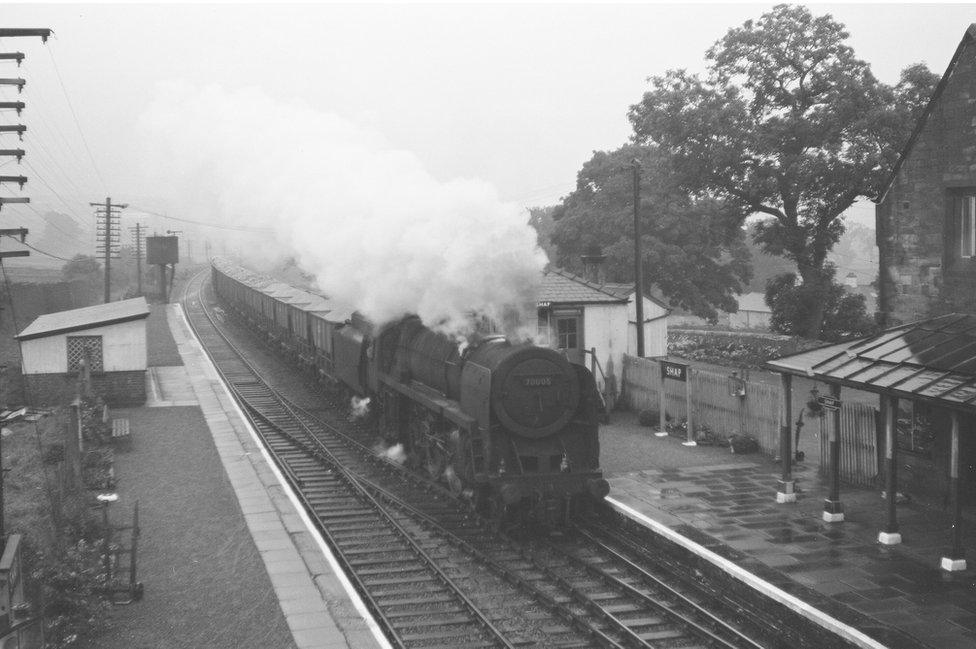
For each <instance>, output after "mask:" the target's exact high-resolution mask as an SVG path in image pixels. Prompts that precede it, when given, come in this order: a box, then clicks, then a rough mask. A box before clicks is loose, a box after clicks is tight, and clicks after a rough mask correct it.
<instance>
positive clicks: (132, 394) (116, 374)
mask: <svg viewBox="0 0 976 649" xmlns="http://www.w3.org/2000/svg"><path fill="white" fill-rule="evenodd" d="M148 317H149V306H148V305H147V304H146V300H145V298H143V297H137V298H133V299H131V300H122V301H120V302H109V303H108V304H97V305H95V306H89V307H84V308H81V309H72V310H70V311H59V312H56V313H48V314H46V315H42V316H39V317H38V318H37V319H36V320H34V321H33V322H32V323H31V324H29V325H28V326H27V327H26V328H25V329H24V330H23V331H21V332H20V333H19V334H18V335H17V336H16V338H17V340H18V341H19V342H20V352H21V357H22V359H23V366H22V372H23V375H24V381H25V384H26V387H27V391H28V400H29V401H30V402H31V405H34V406H41V405H55V404H61V403H66V402H68V401H70V400H72V399H73V398H74V397H75V396H76V393H77V389H78V387H77V386H78V377H79V372H81V371H82V370H83V368H84V367H85V366H86V365H87V371H88V374H89V376H90V380H91V387H92V392H93V393H94V394H96V395H99V396H101V397H102V398H103V399H104V400H105V401H106V403H108V404H109V405H114V406H128V405H141V404H143V403H145V401H146V367H147V356H146V319H147V318H148Z"/></svg>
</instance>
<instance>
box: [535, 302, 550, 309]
mask: <svg viewBox="0 0 976 649" xmlns="http://www.w3.org/2000/svg"><path fill="white" fill-rule="evenodd" d="M536 308H538V309H548V308H549V303H548V302H539V303H538V304H536Z"/></svg>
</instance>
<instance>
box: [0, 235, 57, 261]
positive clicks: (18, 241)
mask: <svg viewBox="0 0 976 649" xmlns="http://www.w3.org/2000/svg"><path fill="white" fill-rule="evenodd" d="M4 236H5V237H8V238H10V239H15V240H16V241H17V243H19V244H20V245H22V246H27V247H28V248H30V249H31V250H33V251H35V252H39V253H41V254H42V255H46V256H48V257H52V258H54V259H60V260H61V261H71V260H70V259H65V258H64V257H59V256H58V255H55V254H52V253H50V252H47V251H45V250H41V249H40V248H37V247H35V246H32V245H31V244H29V243H27V242H26V241H21V240H20V239H17V237H14V236H13V235H9V234H5V235H4Z"/></svg>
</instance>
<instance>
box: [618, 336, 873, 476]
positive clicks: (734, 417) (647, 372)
mask: <svg viewBox="0 0 976 649" xmlns="http://www.w3.org/2000/svg"><path fill="white" fill-rule="evenodd" d="M661 383H662V380H661V365H660V363H658V362H657V361H652V360H648V359H646V358H636V357H634V356H627V355H625V356H624V368H623V378H622V388H623V393H622V396H621V400H622V402H623V403H625V404H626V405H627V406H628V407H629V408H630V409H631V410H634V411H638V412H639V411H640V410H645V409H650V410H655V411H657V410H658V409H659V408H660V396H659V395H660V390H661ZM663 383H664V394H665V412H667V413H668V415H670V416H671V417H672V418H673V419H674V420H675V421H681V420H683V419H684V418H685V416H686V415H685V412H686V405H685V404H686V397H685V394H686V392H685V390H686V384H685V383H682V382H680V381H673V380H667V381H664V382H663ZM730 388H731V386H730V378H729V376H728V375H726V374H721V373H718V372H709V371H706V370H699V369H693V370H692V371H691V372H690V381H689V383H688V385H687V389H688V391H689V392H690V394H691V418H692V424H693V426H694V428H695V430H696V431H700V430H701V428H702V427H703V426H707V427H708V428H709V429H710V430H711V431H713V432H714V433H716V434H717V435H718V436H720V437H728V436H731V435H736V434H746V435H752V436H753V437H755V438H756V440H757V441H758V442H759V448H760V449H761V451H762V452H763V453H764V454H766V455H768V456H770V457H775V456H777V455H779V408H780V402H781V400H782V397H781V392H780V386H779V385H775V384H768V383H760V382H758V381H745V382H744V394H743V395H742V396H735V395H733V390H732V389H730ZM808 417H809V415H808ZM875 417H876V410H875V409H874V408H872V407H871V406H869V405H866V404H862V403H855V402H851V403H847V402H844V403H843V404H842V406H841V435H840V441H841V479H842V480H843V481H844V482H847V483H849V484H855V485H861V486H871V485H873V484H875V480H876V478H877V475H878V448H877V435H876V432H875V431H876V428H875ZM830 422H831V418H830V416H829V412H828V413H827V415H826V416H825V417H822V418H819V425H820V432H819V435H818V437H819V438H820V440H819V441H820V444H819V445H820V448H819V451H820V470H821V472H825V471H827V470H828V464H827V458H829V454H828V452H827V439H828V437H827V433H828V429H827V426H830V425H832V423H830ZM807 425H808V426H809V425H813V422H812V421H809V420H808V423H807ZM791 433H792V431H791ZM794 450H795V449H794ZM809 459H810V460H814V461H815V460H816V459H817V458H809Z"/></svg>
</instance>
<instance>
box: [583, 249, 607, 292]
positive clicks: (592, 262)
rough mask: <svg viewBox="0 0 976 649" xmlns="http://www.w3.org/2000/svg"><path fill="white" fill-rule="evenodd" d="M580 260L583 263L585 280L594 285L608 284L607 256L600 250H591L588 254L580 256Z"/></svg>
mask: <svg viewBox="0 0 976 649" xmlns="http://www.w3.org/2000/svg"><path fill="white" fill-rule="evenodd" d="M580 259H581V260H582V261H583V279H585V280H586V281H588V282H593V283H594V284H600V285H603V284H606V283H607V277H606V261H607V256H606V255H604V254H603V253H602V252H601V251H600V249H599V248H595V247H594V248H591V249H589V250H588V251H587V254H585V255H581V256H580Z"/></svg>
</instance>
